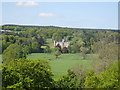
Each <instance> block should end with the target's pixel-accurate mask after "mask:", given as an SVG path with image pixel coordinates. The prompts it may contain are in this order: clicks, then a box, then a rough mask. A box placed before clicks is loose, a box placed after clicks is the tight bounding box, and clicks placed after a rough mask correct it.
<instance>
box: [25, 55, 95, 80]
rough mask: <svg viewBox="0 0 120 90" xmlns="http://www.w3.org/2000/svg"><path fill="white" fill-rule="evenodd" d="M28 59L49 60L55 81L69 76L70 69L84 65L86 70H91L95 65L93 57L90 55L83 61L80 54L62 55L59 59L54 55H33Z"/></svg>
mask: <svg viewBox="0 0 120 90" xmlns="http://www.w3.org/2000/svg"><path fill="white" fill-rule="evenodd" d="M27 58H28V59H45V60H49V61H50V62H49V63H50V66H51V70H52V72H53V74H54V77H53V78H54V79H55V80H58V79H60V77H62V76H63V75H65V74H67V71H68V69H71V68H74V67H76V66H77V65H79V64H82V65H83V67H84V69H85V70H88V69H91V68H92V65H93V60H92V55H88V56H87V59H85V60H83V58H82V57H81V56H80V55H79V54H61V55H60V56H59V58H58V59H56V58H55V56H54V55H53V54H48V53H32V54H29V55H28V56H27Z"/></svg>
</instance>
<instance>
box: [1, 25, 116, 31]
mask: <svg viewBox="0 0 120 90" xmlns="http://www.w3.org/2000/svg"><path fill="white" fill-rule="evenodd" d="M25 28H36V29H40V28H58V29H59V28H62V29H72V30H73V29H74V30H97V31H99V30H100V31H101V30H109V31H115V32H118V30H115V29H92V28H90V29H89V28H69V27H59V26H35V25H15V24H5V25H2V30H13V31H24V30H25Z"/></svg>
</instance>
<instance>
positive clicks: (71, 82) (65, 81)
mask: <svg viewBox="0 0 120 90" xmlns="http://www.w3.org/2000/svg"><path fill="white" fill-rule="evenodd" d="M56 83H57V84H56V88H64V89H70V88H79V82H77V78H76V76H75V74H74V73H73V72H72V71H71V70H68V73H67V75H64V76H63V77H62V78H61V79H59V80H58V81H57V82H56Z"/></svg>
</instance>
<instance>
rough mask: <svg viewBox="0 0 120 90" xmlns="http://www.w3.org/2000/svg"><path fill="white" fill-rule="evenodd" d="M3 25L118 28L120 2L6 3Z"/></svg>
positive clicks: (3, 9)
mask: <svg viewBox="0 0 120 90" xmlns="http://www.w3.org/2000/svg"><path fill="white" fill-rule="evenodd" d="M2 24H18V25H39V26H60V27H72V28H96V29H117V28H118V3H117V2H34V1H30V2H3V3H2Z"/></svg>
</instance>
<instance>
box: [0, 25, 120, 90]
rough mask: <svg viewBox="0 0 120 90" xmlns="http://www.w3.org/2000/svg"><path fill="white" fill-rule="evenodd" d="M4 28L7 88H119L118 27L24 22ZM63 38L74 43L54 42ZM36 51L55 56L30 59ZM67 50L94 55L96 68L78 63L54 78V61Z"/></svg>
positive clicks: (0, 36)
mask: <svg viewBox="0 0 120 90" xmlns="http://www.w3.org/2000/svg"><path fill="white" fill-rule="evenodd" d="M2 30H3V31H0V32H1V34H0V48H1V49H2V51H1V52H0V54H1V55H2V64H0V65H1V66H2V68H1V69H2V83H3V84H2V87H3V89H5V88H21V89H26V90H27V89H29V88H33V89H35V90H36V89H38V88H119V82H118V80H119V78H120V76H119V74H118V71H119V69H118V64H119V60H118V59H119V55H118V47H119V45H120V43H119V38H120V33H119V32H118V31H117V30H103V29H80V28H65V27H54V26H23V25H3V26H2ZM63 39H64V40H65V41H66V42H69V43H70V45H69V46H68V47H63V48H61V46H60V45H56V46H54V41H57V42H60V41H62V40H63ZM33 53H34V54H36V53H42V54H40V55H43V54H49V55H53V56H52V59H47V60H43V58H39V59H37V60H36V59H35V60H32V59H28V58H27V57H28V55H31V54H33ZM64 54H65V55H66V56H67V55H78V56H79V57H80V59H79V60H80V61H81V60H83V61H84V60H86V59H88V56H91V59H92V60H93V61H94V62H93V64H92V65H93V68H91V69H89V70H84V65H76V67H74V68H70V69H69V70H68V71H67V74H66V75H63V76H62V77H61V78H60V79H58V80H54V79H53V76H54V73H53V72H52V70H51V66H50V62H51V61H57V60H58V61H59V59H61V58H62V55H64ZM46 57H47V56H46ZM79 57H78V58H79ZM66 58H67V57H66ZM72 58H73V59H74V57H72ZM88 61H90V60H88Z"/></svg>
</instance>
